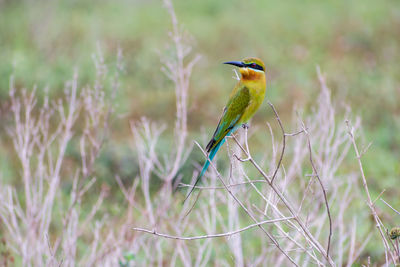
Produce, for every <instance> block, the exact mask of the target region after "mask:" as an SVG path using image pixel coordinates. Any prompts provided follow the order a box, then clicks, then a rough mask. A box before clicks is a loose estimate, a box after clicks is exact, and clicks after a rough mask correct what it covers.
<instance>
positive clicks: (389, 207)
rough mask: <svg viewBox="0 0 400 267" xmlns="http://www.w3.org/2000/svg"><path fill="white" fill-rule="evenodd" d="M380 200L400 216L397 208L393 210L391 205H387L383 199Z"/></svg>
mask: <svg viewBox="0 0 400 267" xmlns="http://www.w3.org/2000/svg"><path fill="white" fill-rule="evenodd" d="M380 200H381V201H382V202H383V203H385V204H386V205H387V206H388V207H389V208H391V209H392V210H393V211H394V212H396V213H397V214H399V215H400V212H399V211H397V210H396V209H395V208H393V207H392V206H391V205H390V204H389V203H387V202H386V201H385V200H383V198H380Z"/></svg>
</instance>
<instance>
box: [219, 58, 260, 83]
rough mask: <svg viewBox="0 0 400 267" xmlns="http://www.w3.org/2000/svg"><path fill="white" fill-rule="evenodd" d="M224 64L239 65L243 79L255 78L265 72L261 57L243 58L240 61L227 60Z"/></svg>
mask: <svg viewBox="0 0 400 267" xmlns="http://www.w3.org/2000/svg"><path fill="white" fill-rule="evenodd" d="M224 64H229V65H233V66H236V67H239V71H240V73H241V74H242V77H243V78H244V79H256V78H258V77H259V76H260V75H264V74H265V65H264V62H262V60H261V59H259V58H256V57H249V58H245V59H243V60H242V61H228V62H224Z"/></svg>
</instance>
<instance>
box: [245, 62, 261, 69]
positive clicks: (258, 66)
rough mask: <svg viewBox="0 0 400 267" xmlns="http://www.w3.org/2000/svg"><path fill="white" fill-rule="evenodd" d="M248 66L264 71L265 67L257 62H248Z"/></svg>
mask: <svg viewBox="0 0 400 267" xmlns="http://www.w3.org/2000/svg"><path fill="white" fill-rule="evenodd" d="M246 67H248V68H251V69H255V70H262V71H264V68H263V67H261V66H260V65H258V64H255V63H249V64H246Z"/></svg>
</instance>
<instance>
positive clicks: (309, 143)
mask: <svg viewBox="0 0 400 267" xmlns="http://www.w3.org/2000/svg"><path fill="white" fill-rule="evenodd" d="M301 125H302V127H303V131H304V133H305V134H306V137H307V146H308V152H309V159H310V163H311V167H312V168H313V171H314V174H315V177H316V178H317V180H318V182H319V184H320V186H321V189H322V193H323V195H324V202H325V207H326V212H327V213H328V219H329V236H328V245H327V249H326V255H327V256H328V257H329V250H330V247H331V239H332V217H331V211H330V209H329V203H328V198H327V196H326V190H325V187H324V184H323V183H322V181H321V178H320V177H319V174H318V171H317V168H316V167H315V164H314V160H313V157H312V148H311V140H310V134H309V133H308V131H307V130H306V127H305V125H304V122H303V121H301Z"/></svg>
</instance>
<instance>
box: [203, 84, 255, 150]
mask: <svg viewBox="0 0 400 267" xmlns="http://www.w3.org/2000/svg"><path fill="white" fill-rule="evenodd" d="M249 103H250V92H249V89H248V88H247V87H245V86H242V87H241V88H239V89H238V90H237V91H236V93H235V94H234V95H233V96H232V97H231V98H230V99H229V102H228V104H227V105H226V107H225V109H224V113H223V114H222V117H221V119H220V121H219V123H218V126H217V129H215V132H214V135H213V137H212V138H211V140H210V142H209V143H208V145H207V147H206V150H207V152H210V150H211V149H213V148H214V147H215V146H216V145H217V144H218V143H219V142H221V140H222V139H223V138H224V137H225V136H226V135H227V134H228V133H229V131H231V130H232V129H233V128H234V127H235V126H236V125H237V123H238V121H239V120H240V118H241V117H242V115H243V113H244V111H245V109H246V108H247V107H248V105H249Z"/></svg>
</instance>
